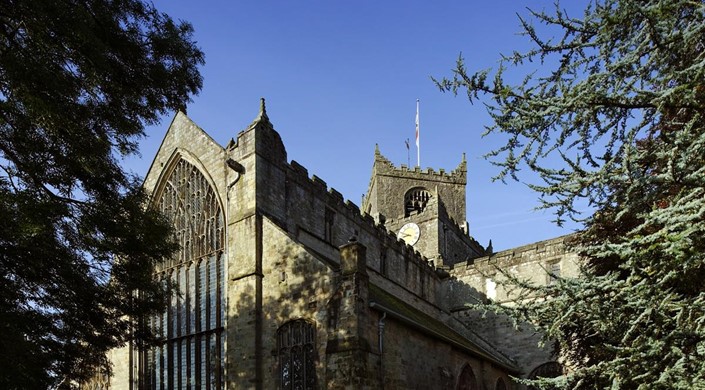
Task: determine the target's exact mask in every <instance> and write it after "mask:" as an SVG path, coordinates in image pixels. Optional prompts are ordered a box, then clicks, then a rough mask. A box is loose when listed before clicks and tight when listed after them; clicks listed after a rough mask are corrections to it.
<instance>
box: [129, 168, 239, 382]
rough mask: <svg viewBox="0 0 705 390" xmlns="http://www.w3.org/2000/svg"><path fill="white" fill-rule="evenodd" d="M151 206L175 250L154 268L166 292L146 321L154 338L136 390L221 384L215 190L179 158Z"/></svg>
mask: <svg viewBox="0 0 705 390" xmlns="http://www.w3.org/2000/svg"><path fill="white" fill-rule="evenodd" d="M162 184H163V185H162V188H163V189H162V190H161V193H160V195H159V197H158V198H157V199H156V202H155V204H156V206H157V207H158V208H159V209H160V210H161V211H162V212H163V213H164V215H166V216H167V218H169V219H170V220H171V221H172V223H173V225H174V228H175V234H176V239H177V241H178V242H179V244H180V250H179V251H178V252H177V253H176V255H175V256H174V257H173V258H172V259H169V260H167V261H165V262H164V263H162V264H160V265H158V267H157V277H158V278H159V279H161V280H164V281H165V282H166V281H169V282H170V283H171V285H172V286H173V295H172V298H171V301H170V304H169V307H168V308H166V310H165V311H164V313H162V314H161V315H159V316H156V317H154V318H151V319H149V320H148V321H147V324H148V325H149V326H150V327H151V329H152V330H153V331H154V332H155V334H156V335H157V336H158V337H159V338H160V343H159V344H158V345H157V346H155V347H153V348H151V349H149V350H148V351H146V352H145V353H144V354H143V355H142V360H141V364H142V373H141V381H140V383H141V387H142V388H144V389H154V390H162V389H179V390H186V389H188V390H191V389H193V390H201V389H218V390H220V389H224V388H225V381H224V372H223V370H224V360H225V356H224V355H225V354H224V351H225V345H224V343H225V334H224V332H223V329H224V326H225V323H224V322H225V291H224V287H225V259H224V258H223V248H224V239H225V234H224V221H223V211H222V209H221V207H220V202H219V201H218V198H217V196H216V194H215V191H214V190H213V188H212V187H211V186H210V184H209V183H208V181H207V180H206V178H205V177H204V176H203V174H202V173H201V172H200V171H199V170H198V169H197V168H196V167H195V166H193V165H192V164H190V163H188V162H187V161H185V160H180V161H179V162H178V163H177V164H176V166H175V167H174V169H173V171H172V172H171V174H170V175H169V176H168V178H167V179H166V182H165V183H162Z"/></svg>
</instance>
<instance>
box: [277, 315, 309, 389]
mask: <svg viewBox="0 0 705 390" xmlns="http://www.w3.org/2000/svg"><path fill="white" fill-rule="evenodd" d="M315 340H316V331H315V329H314V327H313V325H311V324H309V323H308V322H306V321H304V320H294V321H289V322H287V323H286V324H284V325H282V326H281V327H280V328H279V330H278V331H277V350H278V351H279V381H280V384H281V389H282V390H309V389H315V388H316V359H315V349H314V346H315Z"/></svg>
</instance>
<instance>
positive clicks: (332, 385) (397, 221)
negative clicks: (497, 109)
mask: <svg viewBox="0 0 705 390" xmlns="http://www.w3.org/2000/svg"><path fill="white" fill-rule="evenodd" d="M466 183H467V163H466V161H465V157H464V156H463V157H462V158H461V159H460V162H459V164H458V166H457V167H456V168H455V169H454V170H452V171H450V172H446V171H444V170H443V169H440V170H437V171H436V170H432V169H427V170H421V169H419V168H410V167H407V166H405V165H401V166H395V165H394V164H392V163H391V162H390V161H389V160H387V159H386V158H385V157H384V156H383V155H382V153H381V152H380V150H379V149H378V148H376V149H375V151H374V162H373V165H372V176H371V179H370V184H369V188H368V191H367V194H366V196H365V197H364V199H363V202H362V204H361V206H357V205H355V204H353V203H351V202H350V201H345V200H344V198H343V196H342V195H341V194H340V193H338V192H337V191H335V190H334V189H329V188H327V186H326V183H325V182H324V181H323V180H322V179H320V178H318V177H316V176H315V175H313V176H309V173H308V171H307V170H306V168H305V167H303V166H301V165H300V164H298V163H296V162H295V161H293V160H292V161H289V160H288V157H287V153H286V149H285V147H284V145H283V143H282V140H281V138H280V136H279V134H278V133H277V132H276V131H275V130H274V128H273V126H272V124H271V122H270V121H269V118H268V116H267V113H266V110H265V107H264V100H263V101H262V104H261V108H260V112H259V115H258V116H257V118H256V119H255V120H254V122H253V123H252V124H250V125H249V126H248V127H247V128H246V129H245V130H243V131H242V132H240V133H239V134H238V135H237V137H236V138H234V139H232V140H231V141H230V142H229V143H228V144H227V145H225V146H222V145H219V144H218V143H216V142H215V141H214V140H213V139H212V138H211V137H210V136H209V135H208V134H207V133H206V132H205V131H204V130H202V129H200V128H199V127H198V126H197V125H196V124H194V123H193V122H192V121H191V120H190V119H189V118H188V117H186V115H184V114H183V113H178V114H177V115H176V116H175V117H174V119H173V121H172V122H171V125H170V126H169V129H168V131H167V133H166V135H165V137H164V140H163V141H162V144H161V146H160V148H159V151H158V152H157V155H156V157H155V158H154V161H153V163H152V165H151V167H150V169H149V172H148V174H147V176H146V179H145V184H144V185H145V186H146V188H147V189H148V190H149V191H150V193H151V195H152V205H153V206H154V207H157V208H159V209H160V210H162V211H163V212H164V213H165V215H166V216H167V217H168V218H170V220H171V221H173V224H174V227H175V230H176V236H177V240H178V241H179V243H180V245H181V250H180V252H179V253H178V255H177V256H176V257H174V258H173V259H171V260H169V261H167V262H165V263H164V264H161V265H160V266H159V267H158V269H157V275H158V277H159V278H161V279H163V280H169V281H171V282H172V283H173V285H174V286H176V287H175V288H176V290H177V293H176V294H174V295H173V298H172V300H171V302H170V305H169V307H168V308H167V309H166V310H165V311H164V313H162V314H161V315H159V316H157V317H155V318H150V319H148V321H147V323H148V326H150V327H151V328H152V330H153V331H154V332H155V333H156V334H157V335H158V336H159V338H160V340H161V343H160V344H159V345H157V346H155V347H153V348H151V349H149V350H147V351H142V352H138V351H137V349H136V348H134V347H133V346H127V347H125V348H122V349H119V350H114V351H111V352H110V359H111V361H112V362H113V376H112V377H111V378H109V379H108V378H103V379H102V385H103V386H105V387H110V388H112V389H483V390H485V389H486V390H502V389H522V388H524V386H523V385H520V384H518V383H516V382H514V381H513V380H512V377H531V376H537V375H538V376H550V375H555V374H556V373H560V370H561V367H560V365H559V363H558V362H556V361H555V360H554V358H553V357H551V355H550V354H549V353H547V352H546V351H544V350H541V349H539V348H537V336H536V335H535V334H532V333H530V332H524V333H519V332H517V331H515V330H514V329H513V327H512V326H511V324H509V323H508V321H506V319H502V318H497V317H492V316H484V315H483V314H482V313H478V312H476V311H473V310H470V309H468V307H467V303H477V302H482V301H485V300H487V299H494V300H498V301H504V300H507V299H509V295H510V294H509V292H505V291H503V290H502V288H501V284H498V283H497V279H498V278H501V274H498V273H497V269H498V268H504V269H508V270H510V271H511V272H514V273H517V274H519V275H523V276H526V277H529V278H532V279H533V280H535V281H537V282H539V283H551V280H552V278H554V277H555V276H556V275H560V274H563V275H568V274H571V273H574V272H575V269H576V257H575V256H574V255H572V254H569V253H565V250H564V245H563V243H564V240H565V239H566V238H565V237H561V238H556V239H553V240H548V241H542V242H539V243H536V244H532V245H527V246H523V247H519V248H514V249H511V250H507V251H503V252H499V253H493V252H492V249H491V248H484V247H483V246H481V245H480V244H479V243H478V242H477V241H475V240H474V239H473V238H472V236H471V235H470V234H469V231H468V224H467V223H466V222H465V218H466ZM96 385H97V384H93V386H94V387H92V388H96Z"/></svg>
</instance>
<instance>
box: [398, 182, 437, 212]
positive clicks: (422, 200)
mask: <svg viewBox="0 0 705 390" xmlns="http://www.w3.org/2000/svg"><path fill="white" fill-rule="evenodd" d="M429 199H431V193H430V192H428V190H427V189H425V188H423V187H417V188H412V189H410V190H409V191H407V192H406V195H404V216H405V217H408V216H410V215H412V214H418V213H420V212H422V211H423V210H424V209H425V208H426V204H427V203H428V200H429Z"/></svg>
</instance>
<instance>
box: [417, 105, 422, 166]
mask: <svg viewBox="0 0 705 390" xmlns="http://www.w3.org/2000/svg"><path fill="white" fill-rule="evenodd" d="M419 136H420V134H419V99H416V166H417V167H421V146H419Z"/></svg>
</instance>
